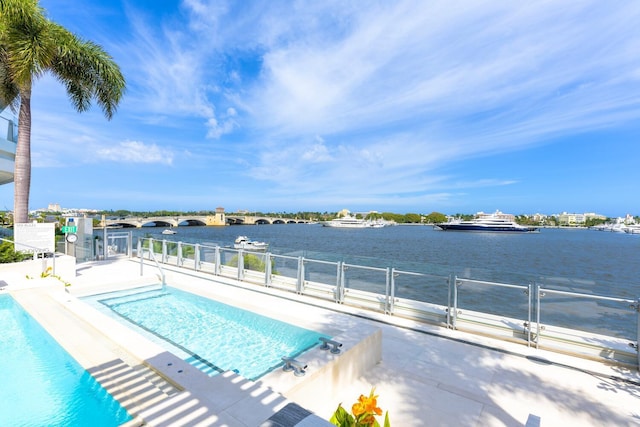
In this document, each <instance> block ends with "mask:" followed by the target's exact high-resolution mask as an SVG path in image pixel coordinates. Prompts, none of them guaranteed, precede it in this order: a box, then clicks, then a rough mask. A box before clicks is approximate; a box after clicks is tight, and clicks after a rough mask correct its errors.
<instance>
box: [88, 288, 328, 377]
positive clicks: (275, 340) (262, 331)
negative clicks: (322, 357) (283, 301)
mask: <svg viewBox="0 0 640 427" xmlns="http://www.w3.org/2000/svg"><path fill="white" fill-rule="evenodd" d="M99 302H100V303H101V304H103V305H105V306H106V307H108V308H109V309H110V310H112V311H113V312H115V313H117V314H118V315H119V316H121V317H122V318H124V319H126V320H128V321H130V322H132V323H134V324H135V325H137V326H139V327H141V328H143V329H145V330H146V331H148V332H151V333H153V334H154V335H155V336H157V337H161V338H162V339H163V340H165V341H168V342H169V343H170V344H171V345H173V346H175V347H178V348H179V349H181V350H182V351H183V352H184V353H186V355H187V357H185V359H186V360H187V361H189V362H190V363H192V364H193V365H195V366H198V367H199V368H200V369H202V370H203V371H205V372H207V373H208V374H209V375H215V374H217V373H220V372H224V371H228V370H231V371H235V372H236V373H238V374H240V375H242V376H243V377H245V378H248V379H251V380H255V379H257V378H259V377H261V376H262V375H264V374H266V373H268V372H270V371H271V370H273V369H274V368H276V367H278V366H280V365H282V357H283V356H289V357H295V356H297V355H299V354H300V353H302V352H304V351H305V350H307V349H309V348H311V347H313V346H314V345H316V344H318V343H319V341H318V338H320V337H323V336H324V337H326V335H322V334H320V333H317V332H314V331H311V330H308V329H304V328H300V327H298V326H295V325H291V324H289V323H285V322H281V321H278V320H275V319H271V318H268V317H265V316H261V315H259V314H256V313H252V312H250V311H246V310H241V309H238V308H236V307H232V306H229V305H226V304H222V303H220V302H217V301H213V300H211V299H208V298H203V297H200V296H198V295H194V294H192V293H189V292H184V291H181V290H178V289H176V288H173V287H169V286H167V287H166V288H165V289H163V290H152V291H146V292H141V293H137V294H133V295H125V296H116V297H112V298H110V297H105V296H101V297H100V298H99Z"/></svg>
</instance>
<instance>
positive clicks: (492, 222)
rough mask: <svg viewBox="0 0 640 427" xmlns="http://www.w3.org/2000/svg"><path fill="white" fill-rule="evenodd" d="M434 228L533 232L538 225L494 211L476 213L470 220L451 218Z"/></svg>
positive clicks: (444, 229) (536, 230) (536, 229)
mask: <svg viewBox="0 0 640 427" xmlns="http://www.w3.org/2000/svg"><path fill="white" fill-rule="evenodd" d="M434 228H436V229H438V230H443V231H485V232H499V233H535V232H538V231H539V230H538V227H528V226H524V225H520V224H518V223H516V222H515V221H514V219H513V215H510V214H503V213H502V212H500V211H496V212H495V213H493V214H485V213H482V212H480V213H478V214H477V217H476V218H474V219H472V220H470V221H464V220H459V219H458V220H453V221H449V222H442V223H439V224H435V226H434Z"/></svg>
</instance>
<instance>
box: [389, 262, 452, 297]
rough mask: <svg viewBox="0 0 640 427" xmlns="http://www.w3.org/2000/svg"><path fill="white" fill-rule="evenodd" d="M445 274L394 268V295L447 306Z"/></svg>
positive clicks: (447, 278) (446, 279) (446, 280)
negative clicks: (439, 274)
mask: <svg viewBox="0 0 640 427" xmlns="http://www.w3.org/2000/svg"><path fill="white" fill-rule="evenodd" d="M448 280H449V277H447V276H438V275H434V274H425V273H414V272H410V271H405V270H394V284H395V295H394V296H395V297H396V298H404V299H410V300H413V301H420V302H425V303H430V304H437V305H442V306H447V304H448Z"/></svg>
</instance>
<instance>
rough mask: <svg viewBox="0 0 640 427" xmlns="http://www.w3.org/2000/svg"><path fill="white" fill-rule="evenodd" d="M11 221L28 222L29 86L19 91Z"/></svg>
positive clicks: (29, 168)
mask: <svg viewBox="0 0 640 427" xmlns="http://www.w3.org/2000/svg"><path fill="white" fill-rule="evenodd" d="M13 185H14V196H13V211H14V212H13V222H14V224H20V223H25V222H29V191H30V187H31V88H27V89H24V90H22V91H20V113H19V116H18V144H17V146H16V160H15V166H14V172H13Z"/></svg>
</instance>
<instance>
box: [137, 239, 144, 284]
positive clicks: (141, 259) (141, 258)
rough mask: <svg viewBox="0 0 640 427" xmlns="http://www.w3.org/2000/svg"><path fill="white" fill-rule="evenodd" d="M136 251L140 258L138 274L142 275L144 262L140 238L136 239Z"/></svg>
mask: <svg viewBox="0 0 640 427" xmlns="http://www.w3.org/2000/svg"><path fill="white" fill-rule="evenodd" d="M136 252H137V253H138V258H140V275H141V276H142V275H143V274H144V273H143V271H144V262H143V258H144V256H143V255H144V254H143V252H142V239H138V250H137V251H136Z"/></svg>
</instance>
